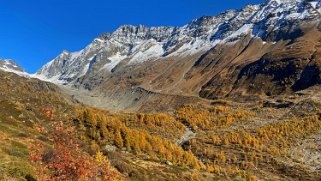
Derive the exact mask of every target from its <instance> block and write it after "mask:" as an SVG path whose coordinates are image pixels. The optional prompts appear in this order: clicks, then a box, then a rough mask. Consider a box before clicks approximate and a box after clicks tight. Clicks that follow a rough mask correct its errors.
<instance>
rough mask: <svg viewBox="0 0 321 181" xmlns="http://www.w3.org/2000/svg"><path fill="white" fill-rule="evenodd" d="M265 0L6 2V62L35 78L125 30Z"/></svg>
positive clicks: (0, 30) (1, 38) (1, 2)
mask: <svg viewBox="0 0 321 181" xmlns="http://www.w3.org/2000/svg"><path fill="white" fill-rule="evenodd" d="M260 2H262V0H115V1H111V0H42V1H40V0H0V22H1V27H0V57H1V58H8V59H13V60H16V61H17V63H18V64H20V65H21V66H22V67H23V68H24V69H25V70H26V71H28V72H29V73H34V72H35V71H37V70H38V69H39V68H40V67H41V66H42V65H44V64H45V63H47V62H48V61H50V60H51V59H53V58H55V57H56V56H57V55H58V54H59V53H61V51H62V50H65V49H66V50H69V51H77V50H80V49H82V48H84V47H85V46H86V45H87V44H89V43H90V42H91V41H92V40H93V39H94V38H95V37H96V36H98V35H99V34H101V33H104V32H112V31H114V30H115V29H117V27H119V26H120V25H123V24H132V25H139V24H143V25H146V26H160V25H162V26H182V25H184V24H187V23H188V22H190V21H191V20H192V19H195V18H198V17H201V16H203V15H209V16H211V15H216V14H218V13H220V12H223V11H225V10H228V9H239V8H241V7H243V6H244V5H246V4H249V3H252V4H257V3H260Z"/></svg>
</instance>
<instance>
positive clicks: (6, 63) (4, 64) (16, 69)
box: [0, 59, 29, 77]
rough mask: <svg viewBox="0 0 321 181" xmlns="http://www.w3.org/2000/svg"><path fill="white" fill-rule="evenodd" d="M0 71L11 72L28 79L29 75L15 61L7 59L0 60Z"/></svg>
mask: <svg viewBox="0 0 321 181" xmlns="http://www.w3.org/2000/svg"><path fill="white" fill-rule="evenodd" d="M0 70H2V71H6V72H12V73H15V74H18V75H19V76H23V77H29V74H28V73H27V72H25V71H24V70H23V69H22V68H21V67H20V66H19V65H18V64H17V63H16V62H15V61H13V60H9V59H0Z"/></svg>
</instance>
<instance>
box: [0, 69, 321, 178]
mask: <svg viewBox="0 0 321 181" xmlns="http://www.w3.org/2000/svg"><path fill="white" fill-rule="evenodd" d="M0 82H1V84H0V94H1V96H0V137H1V139H0V180H41V179H45V180H59V179H60V180H61V179H62V180H68V178H70V179H71V178H72V179H71V180H87V179H89V178H98V180H106V179H107V180H108V179H110V180H213V179H214V180H218V179H219V180H232V179H233V180H256V179H260V180H271V179H277V180H317V179H318V178H320V174H319V173H318V169H319V168H320V165H321V163H320V161H319V160H320V156H319V155H320V154H319V153H320V144H319V142H318V140H319V137H320V131H321V121H320V119H321V113H320V111H319V108H320V107H321V103H320V100H319V97H318V91H316V90H313V89H311V90H310V92H309V91H306V92H301V93H300V94H299V95H295V96H288V97H284V96H283V97H281V96H279V97H270V99H265V100H264V101H259V102H246V103H240V102H238V103H237V102H233V101H226V100H217V101H213V102H212V105H211V106H208V105H206V106H200V105H198V106H196V105H186V106H183V107H181V108H180V109H178V110H176V111H174V112H172V113H153V114H152V113H150V114H140V113H135V114H133V113H132V114H127V113H112V112H109V111H105V110H100V109H95V108H90V107H85V106H82V105H79V104H77V103H75V102H74V101H73V100H72V99H71V98H70V97H67V96H65V95H64V94H63V93H61V92H60V89H59V88H58V87H56V86H55V85H52V84H50V83H45V82H42V81H39V80H36V79H26V78H22V77H19V76H16V75H15V74H11V73H4V72H0ZM83 160H85V161H83Z"/></svg>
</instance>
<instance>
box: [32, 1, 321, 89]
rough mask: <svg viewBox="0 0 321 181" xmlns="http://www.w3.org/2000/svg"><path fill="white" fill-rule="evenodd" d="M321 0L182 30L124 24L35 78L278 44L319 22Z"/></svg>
mask: <svg viewBox="0 0 321 181" xmlns="http://www.w3.org/2000/svg"><path fill="white" fill-rule="evenodd" d="M320 13H321V5H320V0H266V1H265V2H263V3H262V4H258V5H247V6H245V7H244V8H242V9H240V10H229V11H226V12H224V13H221V14H219V15H217V16H203V17H201V18H198V19H195V20H193V21H191V22H190V23H188V24H187V25H185V26H183V27H146V26H143V25H139V26H133V25H123V26H121V27H119V28H118V29H116V30H115V31H114V32H112V33H104V34H102V35H100V36H98V37H97V38H95V39H94V40H93V41H92V42H91V43H90V44H89V45H88V46H87V47H85V48H84V49H83V50H80V51H78V52H72V53H70V52H68V51H63V52H62V53H61V54H60V55H59V56H57V57H56V58H55V59H54V60H52V61H51V62H49V63H48V64H47V65H45V66H44V67H43V68H42V69H41V70H39V71H38V72H37V74H36V75H35V76H36V77H37V76H38V77H39V78H42V79H45V80H49V81H52V82H55V83H60V84H61V83H69V82H72V81H74V80H77V79H78V78H80V77H82V76H85V75H88V74H90V73H99V72H104V73H109V74H110V73H113V70H114V69H115V68H116V67H117V66H118V65H119V64H120V63H122V65H123V66H124V65H127V66H131V65H134V64H139V63H143V62H146V61H155V60H162V59H165V58H168V57H182V56H188V55H193V54H196V53H199V52H206V51H207V50H209V49H211V48H213V47H214V46H216V45H217V44H224V43H227V42H235V41H237V40H239V39H240V38H241V37H244V36H247V35H250V36H251V37H252V38H260V39H262V40H263V41H273V42H276V41H278V40H280V39H282V38H284V37H282V36H281V33H280V32H282V31H284V29H286V28H289V27H291V25H294V24H300V23H302V22H305V21H318V20H319V19H320Z"/></svg>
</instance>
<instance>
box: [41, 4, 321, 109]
mask: <svg viewBox="0 0 321 181" xmlns="http://www.w3.org/2000/svg"><path fill="white" fill-rule="evenodd" d="M320 13H321V3H320V1H319V0H267V1H265V2H263V3H262V4H258V5H248V6H246V7H244V8H242V9H240V10H231V11H226V12H224V13H222V14H219V15H217V16H212V17H211V16H208V17H201V18H199V19H196V20H193V21H192V22H190V23H189V24H187V25H185V26H183V27H145V26H142V25H140V26H131V25H125V26H121V27H120V28H118V29H117V30H116V31H115V32H113V33H106V34H102V35H101V36H99V37H97V38H96V39H95V40H94V41H93V42H92V43H91V44H89V45H88V46H87V47H86V48H85V49H83V50H80V51H78V52H68V51H63V52H62V53H61V54H60V55H59V56H58V57H56V58H55V59H54V60H52V61H50V62H49V63H48V64H46V65H45V66H44V67H42V68H41V69H40V70H39V71H38V72H37V73H36V74H35V77H37V78H39V79H43V80H46V81H51V82H54V83H56V84H60V85H64V86H65V87H68V90H71V89H73V90H81V91H77V92H78V93H77V94H75V96H76V97H77V95H78V98H79V99H81V98H82V97H86V96H84V95H86V94H89V95H88V97H99V98H98V99H99V100H100V101H99V102H100V103H95V104H94V105H95V106H99V107H101V106H103V107H106V108H111V109H115V110H124V109H132V108H133V110H136V111H137V110H142V109H145V108H142V106H143V105H146V103H150V102H154V103H156V104H158V103H159V102H160V101H161V100H163V98H164V96H169V95H180V96H183V97H184V98H182V99H184V100H185V98H186V97H191V96H195V97H199V96H200V97H203V98H206V99H215V98H220V97H236V96H237V97H240V96H242V97H247V96H248V95H250V96H251V97H253V95H257V96H258V97H261V96H270V95H275V94H280V93H290V92H294V91H298V90H302V89H305V88H307V87H310V86H312V85H315V84H318V83H320V76H319V72H320V67H319V63H318V61H319V60H320V58H319V55H320V40H321V33H320ZM79 94H81V95H79ZM170 99H171V100H172V98H170ZM83 101H84V102H92V101H87V100H83ZM193 101H194V100H193ZM169 102H170V101H165V104H170V103H169ZM187 102H189V101H187ZM172 106H174V107H175V106H177V105H176V104H172V105H171V106H169V107H172Z"/></svg>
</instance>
